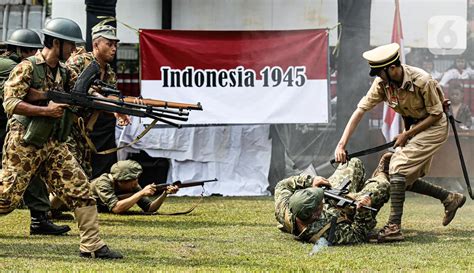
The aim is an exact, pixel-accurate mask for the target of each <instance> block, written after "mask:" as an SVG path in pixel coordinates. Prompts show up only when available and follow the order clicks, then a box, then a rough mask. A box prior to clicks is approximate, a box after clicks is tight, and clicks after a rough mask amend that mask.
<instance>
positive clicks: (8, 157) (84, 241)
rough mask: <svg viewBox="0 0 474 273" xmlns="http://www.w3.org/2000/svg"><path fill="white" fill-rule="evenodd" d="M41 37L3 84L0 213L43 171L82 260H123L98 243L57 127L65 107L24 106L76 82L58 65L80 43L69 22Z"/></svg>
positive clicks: (82, 180)
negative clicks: (71, 219) (70, 218)
mask: <svg viewBox="0 0 474 273" xmlns="http://www.w3.org/2000/svg"><path fill="white" fill-rule="evenodd" d="M42 32H43V34H44V36H45V38H44V48H43V49H42V50H41V51H38V52H37V53H36V55H35V56H33V57H30V58H27V59H26V60H24V61H22V62H21V63H20V64H19V65H17V66H16V67H15V68H14V69H13V70H12V72H11V74H10V77H9V79H8V81H7V82H6V83H5V94H4V103H3V106H4V108H5V112H6V113H7V115H8V116H9V117H11V118H10V120H9V128H8V129H9V130H8V133H7V136H6V140H5V144H4V151H5V154H4V156H3V158H2V163H3V173H2V181H3V192H2V193H1V194H0V213H1V214H7V213H10V212H11V211H13V210H14V209H15V208H16V206H17V205H18V203H19V202H20V200H21V197H22V195H23V193H24V192H25V190H26V187H27V186H28V184H29V182H30V181H31V178H32V177H33V176H34V175H35V174H36V173H37V172H38V170H39V168H40V166H43V167H44V170H45V176H46V180H45V181H47V183H48V185H49V187H50V188H51V190H52V191H53V192H54V193H55V194H57V195H58V196H60V197H61V199H62V200H63V201H65V202H66V204H67V205H68V207H69V208H71V209H72V210H74V214H75V216H76V217H75V218H76V220H77V222H78V227H79V233H80V256H81V257H92V258H105V259H111V258H122V255H121V254H119V253H117V252H113V251H111V250H110V249H109V248H108V247H107V245H105V243H104V242H103V241H102V239H101V238H100V237H99V224H98V215H97V208H96V206H95V204H96V203H95V200H94V198H92V196H91V195H90V190H89V182H88V179H87V177H86V175H85V173H84V171H83V170H82V168H81V166H80V165H79V163H78V162H77V160H76V159H75V158H74V156H73V155H72V153H71V152H70V151H69V150H68V148H67V146H66V145H65V143H64V140H65V138H66V137H67V136H68V134H67V132H65V131H64V130H62V129H61V128H65V127H67V124H63V125H65V126H59V125H58V123H59V118H61V117H63V114H64V108H66V107H67V105H65V104H58V103H54V102H51V101H50V102H49V103H48V104H47V105H45V104H41V103H37V104H30V103H28V102H26V101H25V98H26V97H27V95H30V94H29V92H30V91H31V90H30V87H31V88H34V89H36V90H38V92H47V91H48V90H51V89H56V88H57V89H59V90H64V91H66V92H67V91H68V90H69V89H70V88H71V87H72V84H73V83H74V81H75V79H76V78H77V75H76V74H75V72H74V71H72V70H69V69H68V68H67V67H65V66H64V64H63V63H61V62H60V60H64V59H66V58H68V57H69V56H70V54H71V53H72V51H73V50H75V42H83V40H82V34H81V30H80V27H79V26H78V25H77V24H76V23H75V22H74V21H72V20H69V19H65V18H55V19H52V20H50V21H49V22H48V23H47V24H46V25H45V27H44V28H43V30H42Z"/></svg>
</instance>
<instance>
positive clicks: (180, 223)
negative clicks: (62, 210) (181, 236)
mask: <svg viewBox="0 0 474 273" xmlns="http://www.w3.org/2000/svg"><path fill="white" fill-rule="evenodd" d="M148 217H157V218H156V220H154V221H150V219H149V218H148ZM160 217H161V216H157V215H155V216H146V219H137V218H129V217H126V216H124V219H123V220H122V219H101V220H100V225H101V226H129V227H160V228H179V229H199V228H212V227H233V226H242V227H253V228H254V227H274V226H275V224H274V223H258V222H244V221H239V222H235V221H234V222H231V223H230V222H219V221H202V220H198V221H196V220H193V221H186V219H180V220H173V219H170V218H160Z"/></svg>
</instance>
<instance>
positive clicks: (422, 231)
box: [0, 196, 474, 272]
mask: <svg viewBox="0 0 474 273" xmlns="http://www.w3.org/2000/svg"><path fill="white" fill-rule="evenodd" d="M196 200H197V199H196V198H169V200H167V201H166V202H165V204H164V205H163V207H162V210H163V211H173V210H174V211H176V210H183V209H185V208H188V207H189V206H190V203H193V202H195V201H196ZM405 207H406V209H405V215H404V231H405V236H406V237H407V239H406V241H404V242H401V243H393V244H364V245H358V246H344V247H330V248H326V249H325V250H323V251H321V252H319V253H317V254H316V255H314V256H309V255H308V254H309V252H310V251H311V249H312V245H310V244H302V243H300V242H298V241H295V240H293V239H292V237H291V236H290V235H288V234H283V233H281V232H280V231H279V230H278V229H277V228H276V222H275V220H274V216H273V199H272V198H271V197H247V198H224V197H209V198H205V199H204V201H203V202H202V203H201V204H200V206H199V207H198V208H197V209H196V210H195V211H193V212H192V213H191V214H189V215H183V216H157V215H154V216H145V215H129V216H117V215H111V214H101V215H100V225H101V232H102V237H103V238H104V239H105V241H106V242H107V243H108V245H109V246H110V247H111V248H113V249H116V250H120V251H121V252H122V253H123V254H124V255H125V259H123V260H118V261H96V260H89V259H82V258H79V256H78V241H79V237H78V229H77V226H76V224H75V222H61V223H62V224H69V225H71V228H72V231H71V232H69V235H68V236H59V237H55V236H29V213H28V211H27V210H16V211H14V212H13V213H11V214H9V215H7V216H3V217H0V221H1V222H0V223H1V225H0V270H14V271H25V270H30V271H52V272H64V271H101V272H103V271H123V272H130V271H135V272H138V271H140V272H142V271H209V270H212V271H297V270H298V271H299V270H302V271H313V272H316V271H364V272H372V271H410V272H411V271H423V272H433V271H449V272H459V271H466V272H469V271H470V272H474V202H473V201H470V200H469V201H468V202H467V203H466V204H465V205H464V207H463V208H462V209H460V210H459V211H458V215H457V216H456V218H455V219H454V221H453V222H452V223H451V224H450V225H449V226H448V227H443V226H442V225H441V219H442V216H443V207H442V205H441V204H440V203H439V202H438V201H436V200H434V199H430V198H425V197H413V196H411V197H410V196H409V198H408V199H407V203H406V205H405ZM134 209H137V208H136V207H135V208H134ZM387 214H388V206H385V207H384V209H383V210H382V211H381V213H380V214H379V225H378V226H381V225H382V224H384V222H385V220H386V219H387Z"/></svg>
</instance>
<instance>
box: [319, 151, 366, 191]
mask: <svg viewBox="0 0 474 273" xmlns="http://www.w3.org/2000/svg"><path fill="white" fill-rule="evenodd" d="M364 177H365V168H364V164H362V161H361V160H360V159H358V158H351V160H349V162H347V163H346V164H340V165H339V166H338V167H337V169H336V171H335V172H334V173H333V174H332V175H331V176H330V177H329V178H328V180H329V183H330V184H331V186H332V187H333V188H337V187H339V186H340V185H341V183H342V181H343V180H344V179H345V178H348V179H350V180H351V184H350V186H349V191H351V192H357V191H360V190H361V188H362V185H363V181H364Z"/></svg>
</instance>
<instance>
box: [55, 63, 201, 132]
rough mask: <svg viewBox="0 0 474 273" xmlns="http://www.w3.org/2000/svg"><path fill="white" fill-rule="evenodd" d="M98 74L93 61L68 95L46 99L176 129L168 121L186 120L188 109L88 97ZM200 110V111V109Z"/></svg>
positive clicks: (57, 95) (178, 125)
mask: <svg viewBox="0 0 474 273" xmlns="http://www.w3.org/2000/svg"><path fill="white" fill-rule="evenodd" d="M99 72H100V67H99V64H98V63H97V62H95V61H93V62H91V64H90V65H89V66H88V67H86V69H84V71H83V72H82V73H81V74H80V75H79V77H78V79H77V81H76V84H75V85H74V87H73V89H72V91H71V92H70V93H65V92H62V91H59V90H50V91H48V92H47V99H49V100H52V101H54V102H57V103H66V104H69V105H74V106H79V107H83V108H89V109H94V110H102V111H108V112H116V113H121V114H126V115H131V116H137V117H148V118H152V119H154V120H157V121H160V122H163V123H166V124H169V125H172V126H175V127H178V128H180V127H181V125H180V124H177V123H175V122H173V121H170V120H169V119H171V120H180V121H187V120H188V118H187V116H188V115H189V112H188V109H179V110H170V109H166V108H164V107H156V106H151V105H143V104H137V103H132V102H126V101H124V100H122V99H119V100H117V99H109V98H99V97H95V96H91V95H88V93H87V92H88V90H89V88H90V87H91V85H92V83H93V82H94V81H95V79H96V78H97V77H98V75H99ZM199 106H200V104H199ZM200 109H201V110H202V107H201V108H200Z"/></svg>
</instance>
